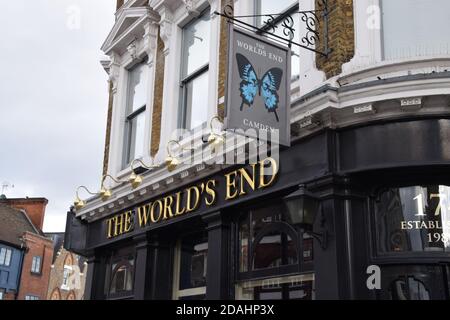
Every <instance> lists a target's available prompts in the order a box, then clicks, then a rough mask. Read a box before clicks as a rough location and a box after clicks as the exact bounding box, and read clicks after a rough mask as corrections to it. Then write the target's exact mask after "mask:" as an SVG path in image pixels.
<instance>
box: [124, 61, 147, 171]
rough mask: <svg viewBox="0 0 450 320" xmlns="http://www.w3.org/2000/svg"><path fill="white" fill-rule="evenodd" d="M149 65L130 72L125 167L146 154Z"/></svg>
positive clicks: (138, 66)
mask: <svg viewBox="0 0 450 320" xmlns="http://www.w3.org/2000/svg"><path fill="white" fill-rule="evenodd" d="M146 71H147V65H146V63H140V64H138V65H137V66H135V67H133V69H131V70H130V71H129V75H128V95H127V109H126V110H127V111H126V125H125V129H126V134H125V161H124V162H125V166H127V165H128V164H129V163H130V162H131V161H133V160H134V159H138V158H140V157H141V156H142V155H143V154H144V137H145V109H146V104H147V77H148V74H147V72H146Z"/></svg>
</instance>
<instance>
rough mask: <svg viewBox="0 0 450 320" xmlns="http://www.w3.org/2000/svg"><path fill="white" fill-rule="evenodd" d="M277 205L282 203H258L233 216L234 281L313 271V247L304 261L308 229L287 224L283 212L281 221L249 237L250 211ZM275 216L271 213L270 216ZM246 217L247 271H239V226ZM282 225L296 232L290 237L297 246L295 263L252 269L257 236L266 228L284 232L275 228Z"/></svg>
mask: <svg viewBox="0 0 450 320" xmlns="http://www.w3.org/2000/svg"><path fill="white" fill-rule="evenodd" d="M268 206H269V207H277V206H278V207H279V208H283V204H282V202H281V201H279V200H276V201H275V202H273V200H272V201H271V202H270V204H269V202H265V203H262V204H258V205H257V206H247V207H245V208H242V209H241V210H240V212H239V214H238V215H237V216H236V217H235V219H234V221H233V229H234V230H233V238H234V239H235V240H234V245H233V249H234V253H233V255H232V256H233V258H234V259H235V262H234V268H235V282H236V283H238V282H243V281H249V280H256V279H262V278H273V277H283V276H289V275H294V274H295V275H301V274H308V273H314V249H313V253H312V257H311V261H304V259H305V257H304V240H305V238H304V235H305V234H308V231H306V230H304V229H302V228H300V227H298V226H294V225H291V224H289V222H288V221H287V220H286V217H285V215H284V213H283V212H281V216H282V220H281V221H275V222H272V223H271V224H270V225H268V226H266V227H265V228H263V229H262V230H260V231H259V233H258V235H257V237H255V239H251V238H252V237H253V227H252V219H251V217H252V215H251V212H252V211H257V210H258V209H261V208H265V207H268ZM273 216H275V214H274V215H272V216H271V217H273ZM246 219H248V221H247V223H248V225H249V226H250V228H249V239H248V241H249V244H248V248H249V249H248V254H247V271H240V241H239V239H240V238H239V227H240V223H241V221H243V220H246ZM281 225H283V228H289V229H291V231H292V232H295V233H296V239H292V240H293V241H295V240H296V247H297V263H295V264H290V265H282V266H278V267H271V268H264V269H254V268H253V258H254V254H253V245H254V244H257V242H256V241H255V240H257V239H258V236H259V235H261V234H262V233H263V232H265V231H266V230H265V229H266V228H267V229H269V228H270V229H271V230H272V231H280V233H281V234H285V232H284V231H283V230H281V228H279V229H275V227H276V226H281ZM272 226H273V227H272Z"/></svg>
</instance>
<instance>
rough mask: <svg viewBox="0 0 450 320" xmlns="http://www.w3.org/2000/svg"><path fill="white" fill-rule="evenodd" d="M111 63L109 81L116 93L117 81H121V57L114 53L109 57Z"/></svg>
mask: <svg viewBox="0 0 450 320" xmlns="http://www.w3.org/2000/svg"><path fill="white" fill-rule="evenodd" d="M109 57H110V59H111V62H110V64H109V67H108V68H109V81H110V82H111V83H112V90H113V92H115V91H116V90H117V81H118V80H119V72H120V56H119V55H118V54H117V53H115V52H113V53H111V55H110V56H109Z"/></svg>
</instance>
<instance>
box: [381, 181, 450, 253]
mask: <svg viewBox="0 0 450 320" xmlns="http://www.w3.org/2000/svg"><path fill="white" fill-rule="evenodd" d="M449 201H450V188H449V187H447V186H439V185H429V186H414V187H406V188H393V189H389V190H386V191H384V192H382V193H381V194H380V196H379V197H378V199H377V201H376V204H375V212H376V213H375V214H376V225H377V244H378V250H379V251H380V252H402V251H438V252H443V251H446V252H447V251H450V242H449V239H450V202H449Z"/></svg>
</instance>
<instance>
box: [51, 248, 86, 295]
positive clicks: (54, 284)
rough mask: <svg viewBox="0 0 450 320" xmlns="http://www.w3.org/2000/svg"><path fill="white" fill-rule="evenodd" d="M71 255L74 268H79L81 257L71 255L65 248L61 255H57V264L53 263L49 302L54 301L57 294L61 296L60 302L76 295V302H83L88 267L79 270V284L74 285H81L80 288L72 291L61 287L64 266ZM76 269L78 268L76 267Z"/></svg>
mask: <svg viewBox="0 0 450 320" xmlns="http://www.w3.org/2000/svg"><path fill="white" fill-rule="evenodd" d="M70 255H71V260H72V266H78V264H79V263H78V259H80V258H79V256H77V255H76V254H73V253H70V252H69V251H67V250H66V249H64V248H61V249H60V250H59V254H58V255H57V257H56V259H55V262H54V263H53V268H52V269H51V272H50V280H49V284H48V291H47V300H51V299H52V294H53V293H54V292H57V293H58V295H59V299H58V300H68V298H69V296H70V294H74V295H75V300H82V299H83V296H84V286H85V283H86V271H87V266H86V265H83V266H82V267H81V269H80V270H79V271H80V272H81V274H80V278H79V280H80V281H79V283H74V285H77V284H79V285H80V287H79V288H72V287H71V288H70V290H65V289H62V288H61V286H62V284H63V279H64V265H65V263H66V260H67V258H68V257H69V256H70ZM75 268H76V267H75ZM77 271H78V270H74V271H73V272H77Z"/></svg>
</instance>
